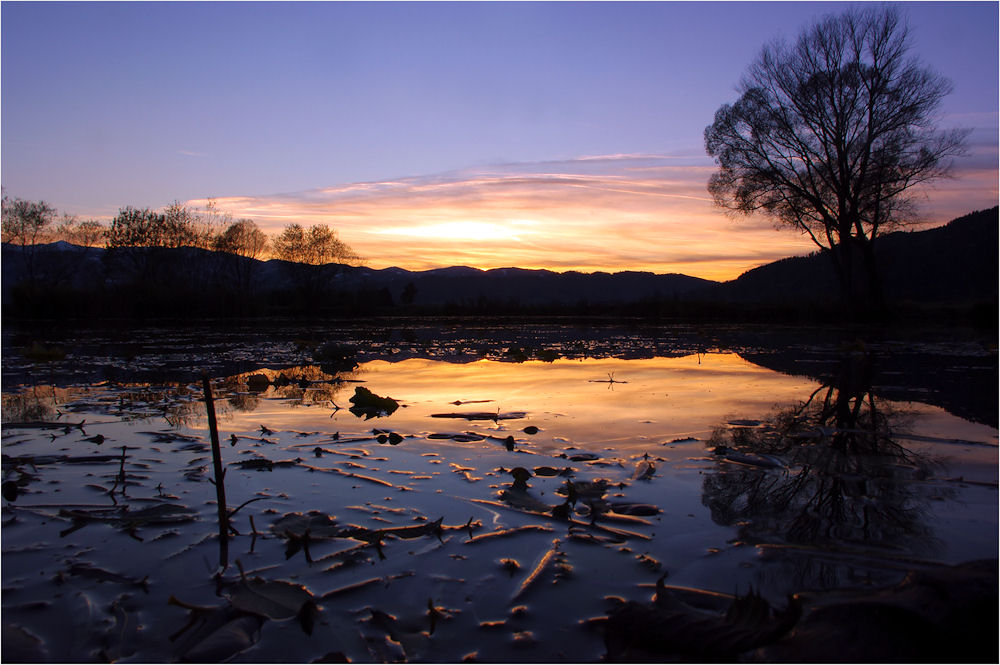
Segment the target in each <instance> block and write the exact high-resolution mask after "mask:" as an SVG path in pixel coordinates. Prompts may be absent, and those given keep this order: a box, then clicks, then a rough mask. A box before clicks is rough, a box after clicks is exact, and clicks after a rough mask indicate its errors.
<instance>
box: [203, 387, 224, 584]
mask: <svg viewBox="0 0 1000 665" xmlns="http://www.w3.org/2000/svg"><path fill="white" fill-rule="evenodd" d="M201 384H202V386H203V387H204V389H205V408H206V410H207V411H208V430H209V433H210V434H211V436H212V462H213V464H214V466H215V480H214V481H213V484H214V485H215V497H216V499H217V501H216V503H218V508H219V566H220V567H222V568H226V567H227V566H229V511H228V510H227V508H226V485H225V482H224V478H225V476H226V471H225V469H223V468H222V450H221V449H220V448H219V425H218V423H216V420H215V402H214V401H213V400H212V384H211V383H210V382H209V380H208V374H206V373H204V372H203V373H202V375H201Z"/></svg>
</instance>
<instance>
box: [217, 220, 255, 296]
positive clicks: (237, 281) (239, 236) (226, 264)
mask: <svg viewBox="0 0 1000 665" xmlns="http://www.w3.org/2000/svg"><path fill="white" fill-rule="evenodd" d="M267 244H268V241H267V235H266V234H265V233H264V232H263V231H261V230H260V229H259V228H258V227H257V224H256V223H255V222H254V221H253V220H252V219H238V220H236V221H235V222H232V223H230V224H229V226H227V227H226V229H225V230H224V231H223V232H222V233H220V234H219V235H218V236H217V237H216V239H215V249H216V250H217V251H219V252H222V260H221V264H220V269H221V270H222V271H223V273H224V274H225V275H227V276H228V279H229V280H231V281H232V282H233V286H234V287H235V289H236V292H237V295H238V296H239V298H240V303H239V304H240V305H241V306H245V304H246V303H245V302H244V299H249V298H250V297H251V290H252V285H253V274H254V271H255V270H256V268H257V259H259V258H260V257H261V256H263V254H264V252H265V250H266V249H267Z"/></svg>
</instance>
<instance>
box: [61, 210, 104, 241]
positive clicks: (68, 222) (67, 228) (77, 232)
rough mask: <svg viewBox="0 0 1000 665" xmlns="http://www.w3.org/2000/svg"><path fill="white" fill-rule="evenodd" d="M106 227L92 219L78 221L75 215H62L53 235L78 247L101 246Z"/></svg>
mask: <svg viewBox="0 0 1000 665" xmlns="http://www.w3.org/2000/svg"><path fill="white" fill-rule="evenodd" d="M105 233H107V227H105V226H104V225H103V224H101V223H100V222H98V221H97V220H94V219H85V220H83V221H80V220H79V219H77V218H76V217H73V216H70V215H63V219H62V221H61V222H59V226H58V227H57V228H56V231H55V235H56V237H58V238H59V239H60V240H65V241H66V242H69V243H72V244H74V245H79V246H80V247H102V246H103V245H104V236H105Z"/></svg>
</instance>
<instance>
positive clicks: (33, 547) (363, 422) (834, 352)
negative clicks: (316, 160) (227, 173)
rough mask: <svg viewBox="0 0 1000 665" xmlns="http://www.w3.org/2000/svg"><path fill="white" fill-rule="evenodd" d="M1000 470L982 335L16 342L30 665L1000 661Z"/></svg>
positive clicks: (292, 334)
mask: <svg viewBox="0 0 1000 665" xmlns="http://www.w3.org/2000/svg"><path fill="white" fill-rule="evenodd" d="M202 372H206V373H207V375H208V376H209V377H210V378H211V383H212V387H213V392H214V394H215V400H216V401H215V404H216V410H217V412H218V418H219V429H220V433H221V439H222V450H221V455H222V463H223V465H224V466H225V468H226V475H225V480H224V487H225V492H226V499H227V504H228V509H229V510H230V511H233V509H237V510H236V512H235V513H234V514H233V515H232V518H231V523H232V527H233V528H232V532H231V533H230V537H229V538H228V539H227V548H226V549H223V547H222V546H221V545H222V542H221V541H220V538H219V526H218V525H219V522H218V509H217V503H216V488H215V486H214V485H213V482H212V479H213V478H214V472H213V461H212V453H211V449H210V445H209V433H208V429H207V421H206V410H205V404H204V401H203V397H204V394H203V390H202V386H201V373H202ZM366 390H367V391H370V392H371V394H372V395H373V397H372V398H371V399H370V400H369V401H367V402H366V401H365V396H364V393H365V391H366ZM379 398H391V401H390V400H382V399H379ZM352 400H353V401H352ZM352 407H353V408H352ZM997 450H998V449H997V350H996V345H995V340H992V339H990V338H989V337H980V336H978V335H976V334H972V333H968V334H960V333H956V332H955V331H953V330H951V331H945V332H941V333H932V332H927V331H921V332H914V333H908V334H903V333H900V332H898V331H896V332H893V333H892V334H885V333H878V332H876V331H851V332H850V333H846V332H843V331H829V330H826V331H815V330H774V329H734V328H726V327H716V328H707V327H701V328H692V327H636V326H622V325H618V326H609V325H599V326H594V325H589V326H581V325H579V324H546V325H533V326H523V325H522V326H514V325H510V324H503V325H499V324H493V323H490V322H484V321H469V320H466V321H456V322H444V323H441V324H436V325H428V324H426V323H415V322H400V321H392V320H388V321H376V322H371V323H368V324H364V325H356V326H350V327H343V328H337V329H331V328H322V327H311V328H303V327H297V326H291V325H289V326H270V327H268V328H267V329H262V328H256V327H250V328H245V329H237V330H222V329H219V328H214V329H206V330H190V329H187V330H178V329H166V328H152V327H151V328H148V329H144V330H133V331H130V332H129V333H128V334H124V333H120V332H109V331H107V330H105V331H73V332H71V333H67V332H53V331H51V330H44V329H42V330H31V329H27V328H23V327H22V328H18V329H12V327H11V326H6V327H5V329H4V331H3V454H4V456H3V472H4V477H3V481H4V485H3V495H4V508H3V530H2V535H3V560H2V564H3V566H2V570H3V641H2V644H3V660H4V661H5V662H13V661H20V660H49V661H74V662H79V661H98V660H100V661H106V660H109V659H113V660H123V661H135V662H149V661H176V660H191V661H218V660H227V659H231V660H235V661H256V662H311V661H315V660H326V661H340V662H343V661H344V660H349V661H352V662H370V661H376V662H385V661H402V660H411V661H412V660H415V661H431V662H456V661H461V660H480V661H494V662H496V661H503V662H515V661H531V662H561V661H575V662H581V661H595V660H601V659H609V660H618V659H634V658H639V659H651V660H659V661H668V660H681V661H689V660H705V659H707V660H729V659H733V658H751V657H753V658H758V659H763V660H778V659H782V658H790V659H792V660H813V659H819V657H820V656H818V655H817V653H816V651H815V649H816V645H817V644H819V645H826V644H832V645H834V646H833V647H831V648H834V649H836V648H838V647H837V645H838V644H839V645H840V647H839V648H846V647H844V644H845V643H846V641H845V640H843V639H840V638H839V637H838V635H840V634H848V632H849V633H850V634H852V635H854V637H853V638H852V639H851V640H850V642H851V645H852V646H851V647H850V648H854V649H860V651H856V652H852V653H854V656H853V657H857V658H858V659H861V660H872V659H875V658H873V656H879V654H882V653H885V654H888V655H889V656H891V657H893V658H894V659H895V660H918V659H928V658H930V659H935V658H938V659H940V658H941V657H943V656H948V655H949V654H951V655H953V656H955V657H954V658H952V659H959V660H961V659H963V658H964V657H965V656H966V655H967V654H969V653H972V654H973V655H975V654H977V653H980V652H979V651H978V650H977V649H978V646H977V645H978V641H980V640H981V641H982V644H984V645H986V646H985V649H986V653H987V654H989V653H990V651H989V649H993V652H992V653H994V654H995V647H996V637H995V634H996V633H995V630H996V622H995V619H991V618H990V616H989V615H985V616H983V615H982V613H979V616H978V618H976V616H975V614H970V613H969V608H973V609H976V608H979V607H980V605H983V603H984V602H985V605H983V606H985V607H989V605H990V601H991V602H992V608H993V612H994V615H995V608H996V593H995V592H996V582H995V580H996V575H995V573H996V561H995V559H996V554H997V547H998V543H997V512H998V499H997V465H998V457H997ZM979 560H987V563H985V564H971V565H968V562H975V561H979ZM963 564H965V565H963ZM907 575H910V577H909V578H907ZM913 575H917V576H918V577H917V578H914V577H913ZM921 575H922V576H923V577H919V576H921ZM991 576H992V577H991ZM991 579H992V587H991V586H990V580H991ZM915 580H916V581H915ZM984 580H985V583H984ZM900 585H902V586H900ZM658 586H659V589H658V588H657V587H658ZM941 588H947V589H949V592H948V593H950V594H951V595H952V596H953V597H949V598H946V599H944V600H941V597H940V596H941V594H940V593H938V592H937V591H935V593H937V594H938V595H937V596H935V598H937V599H938V600H937V601H935V603H936V604H933V603H928V602H926V597H927V593H930V592H929V591H927V589H932V590H940V589H941ZM879 594H881V595H879ZM921 594H924V595H921ZM654 595H655V596H656V600H657V602H656V603H653V602H651V601H652V600H653V598H654ZM945 595H947V594H945ZM873 597H877V598H878V599H879V600H878V602H879V603H881V604H880V605H878V606H879V607H883V606H884V605H886V604H888V605H889V606H890V610H891V611H890V614H892V620H891V621H890V622H889V623H888V624H886V626H885V627H881V626H880V625H878V624H877V621H881V620H883V619H876V620H872V619H870V618H865V617H866V616H867V615H866V614H865V612H864V611H859V610H857V607H859V605H858V603H861V605H860V607H863V608H864V607H867V608H871V607H872V606H873V605H872V600H871V599H872V598H873ZM838 603H839V605H838ZM865 603H868V604H867V605H866V604H865ZM831 607H833V610H831V609H830V608H831ZM837 608H843V610H842V611H840V610H837ZM961 608H965V609H964V610H963V609H961ZM820 610H822V611H820ZM838 611H840V614H838ZM880 612H881V614H879V615H878V616H879V617H884V616H885V615H886V611H884V609H883V610H880ZM962 612H966V614H963V613H962ZM841 615H843V616H841ZM831 616H833V617H834V619H831V618H830V617H831ZM817 617H819V618H817ZM837 617H839V618H837ZM845 617H853V618H845ZM824 621H825V623H824ZM852 621H853V622H854V623H853V624H852V623H851V622H852ZM873 621H875V622H876V623H872V622H873ZM859 622H860V623H864V624H866V625H868V626H869V628H871V627H872V626H875V627H876V628H879V630H877V631H874V632H877V633H878V637H877V638H876V637H875V636H874V633H873V636H872V637H870V638H866V637H865V636H864V630H862V628H863V626H859ZM946 629H947V630H946ZM893 630H896V631H897V632H899V633H900V634H910V635H912V634H918V635H921V636H922V637H919V638H913V639H908V640H906V641H900V642H899V643H898V644H897V643H895V642H893V637H892V631H893ZM837 631H841V633H838V632H837ZM845 631H847V632H845ZM859 631H860V632H859ZM914 631H916V633H915V632H914ZM935 631H939V632H941V636H940V639H938V638H939V636H938V635H937V633H936V632H935ZM963 631H964V632H963ZM991 631H992V633H991ZM945 633H947V635H949V636H950V637H948V638H946V637H944V635H945ZM991 634H992V637H991ZM859 635H860V637H859ZM928 636H929V637H928ZM949 640H950V641H949ZM970 645H971V646H970ZM810 648H812V649H813V651H810V650H809V649H810ZM822 648H824V649H826V648H827V647H826V646H823V647H822ZM942 649H944V651H942ZM970 649H971V651H970ZM880 650H881V651H880ZM949 650H950V651H949ZM825 653H826V655H827V656H830V655H832V656H833V660H842V659H847V658H849V657H851V653H848V652H846V651H844V652H836V651H829V650H827V651H826V652H825ZM821 654H822V652H821ZM838 654H839V655H840V657H837V655H838ZM946 659H947V658H946Z"/></svg>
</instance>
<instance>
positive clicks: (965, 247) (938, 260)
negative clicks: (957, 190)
mask: <svg viewBox="0 0 1000 665" xmlns="http://www.w3.org/2000/svg"><path fill="white" fill-rule="evenodd" d="M997 228H998V208H991V209H990V210H980V211H977V212H973V213H970V214H968V215H965V216H963V217H959V218H958V219H955V220H952V221H951V222H949V223H948V224H946V225H944V226H941V227H937V228H933V229H927V230H925V231H897V232H895V233H890V234H888V235H885V236H883V237H882V238H879V239H878V240H877V241H876V244H875V254H876V256H877V257H878V261H879V266H880V270H881V276H882V280H883V288H884V292H885V297H886V300H887V301H889V302H895V303H921V304H944V303H947V304H952V305H968V304H975V303H990V302H994V303H995V302H996V300H997V269H998V265H997V247H998V234H997ZM708 293H709V294H710V296H708V297H710V298H712V299H715V300H718V301H722V302H730V303H752V304H802V303H823V302H829V301H830V300H834V299H836V298H838V297H839V295H840V285H839V283H838V281H837V276H836V273H835V272H834V267H833V263H832V261H831V258H830V256H829V255H828V254H825V253H819V252H817V253H815V254H811V255H809V256H795V257H791V258H787V259H782V260H780V261H775V262H774V263H769V264H767V265H764V266H760V267H759V268H754V269H753V270H749V271H747V272H745V273H743V274H742V275H740V276H739V277H738V278H737V279H735V280H732V281H730V282H725V283H723V284H721V285H720V286H718V287H716V288H714V289H712V290H710V291H709V292H708Z"/></svg>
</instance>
